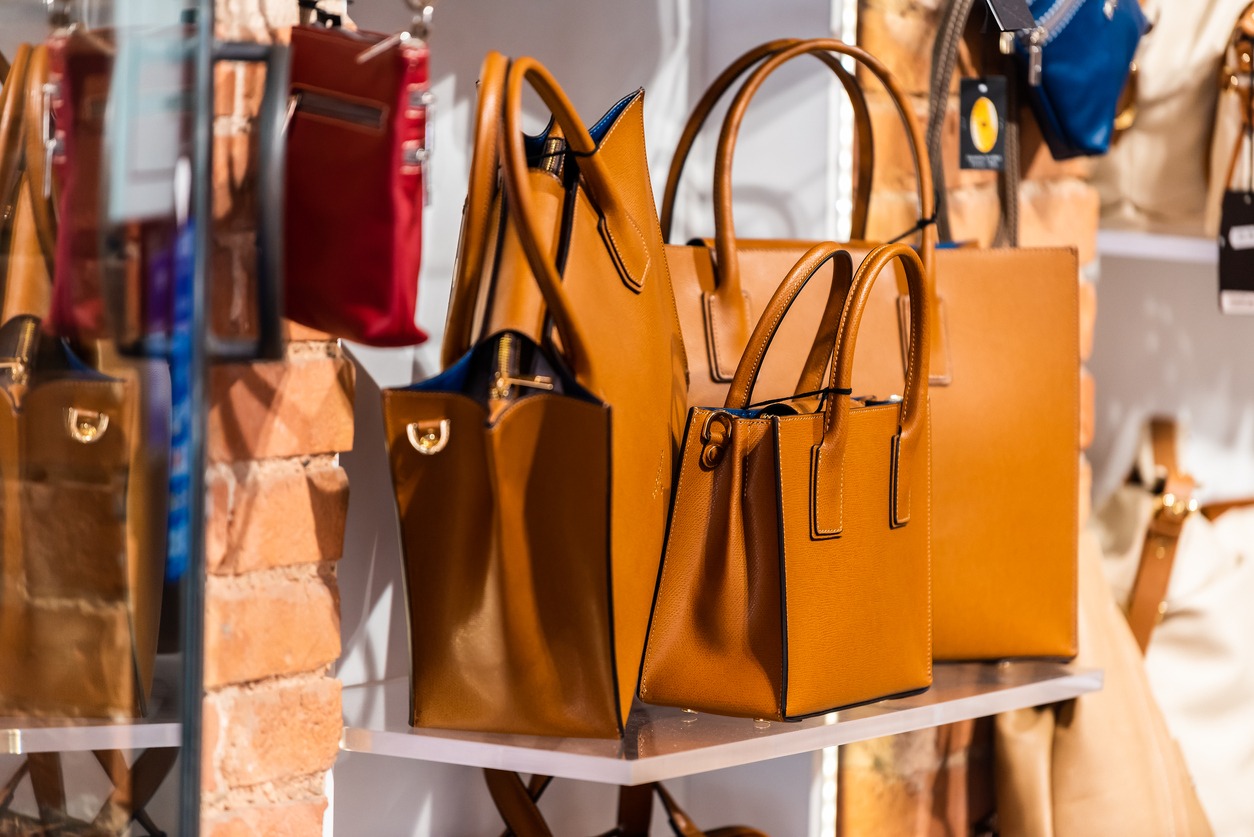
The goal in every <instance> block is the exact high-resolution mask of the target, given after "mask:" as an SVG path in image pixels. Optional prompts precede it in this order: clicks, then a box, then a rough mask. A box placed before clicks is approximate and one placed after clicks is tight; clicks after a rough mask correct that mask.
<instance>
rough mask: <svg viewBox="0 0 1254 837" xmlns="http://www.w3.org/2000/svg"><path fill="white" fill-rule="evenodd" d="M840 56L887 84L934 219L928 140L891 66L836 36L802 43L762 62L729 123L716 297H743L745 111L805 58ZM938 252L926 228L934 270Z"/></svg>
mask: <svg viewBox="0 0 1254 837" xmlns="http://www.w3.org/2000/svg"><path fill="white" fill-rule="evenodd" d="M820 52H827V53H836V54H839V55H847V56H849V57H851V58H853V59H854V60H856V61H857V62H858V63H860V64H862V65H863V66H865V67H866V68H867V69H868V70H869V71H870V72H871V74H872V75H874V76H875V77H876V78H877V79H879V80H880V82H881V83H882V84H883V85H884V88H885V89H886V90H887V91H888V94H889V96H890V98H891V99H892V100H893V104H894V105H895V106H896V107H897V112H898V114H899V115H900V117H901V120H902V123H903V125H904V126H905V130H906V134H907V136H908V137H909V145H910V151H911V154H912V156H913V157H914V165H915V173H916V175H917V178H918V196H919V208H920V217H921V218H930V217H932V212H933V204H934V200H935V195H934V194H933V192H932V170H931V166H930V165H929V163H928V158H927V153H926V149H925V148H924V145H923V138H922V135H921V134H920V132H919V127H918V124H917V123H916V121H915V117H914V112H913V110H912V109H911V106H910V103H909V100H908V99H907V98H906V95H905V93H904V92H903V91H902V89H901V87H900V85H898V83H897V81H896V79H894V78H893V75H892V73H890V72H889V71H888V68H887V67H885V66H884V64H883V63H882V62H881V61H880V60H879V59H877V58H876V57H875V56H873V55H871V54H870V53H868V52H866V51H865V50H863V49H860V48H859V47H856V46H851V45H849V44H846V43H844V42H843V41H839V40H836V39H835V38H815V39H813V40H808V41H799V42H798V43H797V44H795V45H794V46H791V47H789V48H787V49H785V50H782V51H781V52H777V53H775V54H774V55H773V56H771V57H770V58H767V59H766V60H765V61H763V62H762V63H761V64H759V65H758V66H757V67H756V68H755V69H754V70H753V74H752V75H750V76H749V78H748V80H746V81H745V83H744V84H743V85H742V86H741V88H740V91H739V92H738V93H737V94H736V98H735V99H734V100H733V101H732V105H731V108H730V109H729V110H728V111H727V116H726V117H725V118H724V120H723V128H722V131H721V132H720V134H719V139H718V149H717V152H716V155H715V163H714V236H715V240H714V246H715V252H716V254H717V268H718V272H717V276H718V288H717V291H716V293H717V294H718V295H719V296H720V297H722V298H723V299H725V300H733V301H735V302H736V303H739V300H740V299H741V282H740V263H739V258H738V253H737V247H736V230H735V223H734V220H733V217H732V216H733V211H732V196H731V172H732V159H733V157H734V156H735V151H736V138H737V135H738V134H739V132H740V125H741V123H742V122H743V121H744V117H745V113H746V111H747V110H748V108H749V103H750V102H751V101H752V100H753V97H754V95H755V94H756V93H757V92H758V90H759V89H760V88H761V86H762V84H763V82H765V81H766V79H767V78H768V77H769V76H770V75H771V74H772V73H774V72H775V71H776V70H778V69H779V68H780V67H781V66H783V65H784V64H786V63H788V62H789V61H791V60H793V59H794V58H797V57H798V56H801V55H808V54H812V53H820ZM935 248H936V231H935V229H933V227H932V226H931V225H925V226H924V227H923V232H922V246H921V250H922V253H923V264H924V266H925V268H926V269H927V271H928V272H931V268H932V262H933V259H934V255H935V254H934V251H935ZM736 307H737V308H741V307H742V306H739V305H738V304H737V306H736Z"/></svg>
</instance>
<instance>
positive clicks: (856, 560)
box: [640, 243, 933, 720]
mask: <svg viewBox="0 0 1254 837" xmlns="http://www.w3.org/2000/svg"><path fill="white" fill-rule="evenodd" d="M894 260H900V262H901V263H902V264H903V265H904V266H905V273H906V278H907V281H908V282H909V287H910V304H911V310H910V315H911V317H912V322H913V326H912V329H911V334H910V344H909V346H908V349H907V357H908V361H907V368H908V370H909V372H908V378H907V380H908V382H909V383H908V385H907V387H906V390H905V397H904V399H902V400H894V401H888V402H874V401H860V400H855V399H854V398H852V397H851V393H852V391H853V390H852V389H851V387H852V383H853V360H854V343H855V340H856V339H857V337H858V333H859V328H860V326H861V325H862V323H863V314H864V312H865V311H866V307H867V303H868V300H869V299H870V297H871V288H872V286H873V284H874V283H875V280H876V278H877V277H879V276H881V275H882V274H883V273H884V272H885V268H886V267H887V266H888V265H889V264H891V263H892V262H893V261H894ZM829 262H832V263H834V264H835V265H836V270H837V272H838V273H839V272H841V271H842V270H847V269H848V265H849V263H850V262H849V256H848V255H847V254H846V253H844V252H842V251H840V249H839V245H837V244H831V243H828V244H819V245H816V246H815V247H814V248H812V249H811V250H810V251H808V252H807V253H806V254H805V256H804V257H803V258H802V259H801V261H800V262H798V263H797V265H796V266H795V267H794V268H793V270H792V271H790V272H789V274H788V276H787V278H785V280H784V282H783V284H782V285H781V286H780V288H779V290H778V291H777V292H776V294H775V295H774V296H773V298H772V299H771V300H770V303H769V304H768V305H767V308H766V312H765V313H764V314H763V316H762V318H761V320H759V322H758V325H757V327H756V328H755V329H754V333H753V335H752V337H751V339H750V342H749V347H748V349H747V350H746V352H745V354H744V358H743V359H742V360H741V362H740V365H739V367H738V368H737V369H736V375H735V377H734V379H733V381H732V385H731V389H730V390H729V392H728V395H727V400H726V401H725V403H724V406H723V407H722V408H718V407H694V408H693V409H692V410H691V411H690V412H689V414H688V424H687V427H686V428H685V431H684V446H683V453H682V458H681V460H680V472H679V482H678V486H677V488H676V490H675V501H674V508H673V509H672V511H671V521H670V527H669V529H668V531H667V540H666V552H665V554H664V556H663V558H662V569H661V573H660V575H659V577H658V590H657V601H656V603H655V604H654V608H653V616H652V619H651V621H650V625H649V639H648V644H647V646H646V648H645V655H644V664H643V666H642V668H641V677H640V697H641V699H642V700H644V701H646V702H648V703H658V704H664V705H668V706H678V707H683V708H686V709H696V710H700V711H705V712H714V713H718V714H723V715H736V716H743V717H752V718H767V719H775V720H798V719H800V718H805V717H808V716H810V715H816V714H821V713H824V712H830V711H832V710H833V709H837V708H839V707H843V706H850V705H853V704H858V703H864V702H867V701H873V700H878V699H881V698H885V697H890V696H898V695H904V694H910V693H914V692H918V691H921V690H923V689H926V688H927V687H928V686H930V685H931V682H932V649H931V602H930V597H929V587H930V574H931V566H930V557H931V543H930V534H931V532H930V526H931V497H930V486H931V440H930V438H929V431H930V422H929V420H928V413H929V410H928V397H927V394H928V384H927V379H928V356H927V351H926V347H927V346H928V342H927V341H928V339H929V338H930V337H931V329H932V325H933V324H932V320H931V316H930V313H929V306H928V303H929V302H930V300H931V296H932V288H931V283H930V279H929V277H928V274H927V272H926V271H925V270H924V269H923V263H922V262H921V261H920V260H919V257H918V255H916V254H915V252H914V251H913V250H911V249H910V248H909V247H907V246H906V245H904V244H891V245H885V246H883V247H880V248H877V249H875V250H873V251H872V252H871V254H870V255H869V256H867V258H866V260H865V261H863V263H862V266H861V267H860V268H859V269H858V272H857V274H856V275H855V277H854V279H853V286H852V289H851V290H850V292H849V294H848V298H847V300H846V301H845V304H844V306H843V311H842V314H841V316H840V318H839V321H838V325H837V328H836V330H835V336H834V341H833V342H834V346H835V348H834V352H835V355H834V359H833V361H832V374H831V383H830V386H829V387H828V388H827V390H826V392H824V393H823V395H824V398H823V399H822V402H821V406H820V408H819V409H817V410H811V409H808V408H806V407H805V406H804V404H805V402H804V401H803V402H802V403H801V406H800V407H797V408H789V407H788V405H787V404H775V405H771V406H768V407H767V408H766V409H755V408H754V407H753V405H751V404H750V398H751V396H750V393H751V392H752V391H753V385H754V383H755V382H756V380H757V377H758V373H759V372H760V370H761V367H762V358H763V355H764V354H765V353H766V350H767V348H768V347H769V346H770V345H771V341H772V338H774V337H775V335H776V333H777V331H778V327H779V323H780V321H781V320H782V319H783V318H784V315H785V314H786V313H787V312H788V310H789V308H790V307H791V306H792V305H793V303H794V302H795V300H796V299H797V296H798V294H799V292H800V291H801V289H802V288H803V287H804V286H805V284H806V282H807V281H808V280H809V279H810V277H811V276H813V275H814V274H815V273H816V272H817V271H818V270H819V269H820V268H822V267H824V266H825V265H827V264H828V263H829ZM836 296H837V298H839V294H837V295H836ZM827 345H829V346H831V345H833V343H828V344H827ZM802 395H805V394H804V393H802ZM798 410H800V411H798Z"/></svg>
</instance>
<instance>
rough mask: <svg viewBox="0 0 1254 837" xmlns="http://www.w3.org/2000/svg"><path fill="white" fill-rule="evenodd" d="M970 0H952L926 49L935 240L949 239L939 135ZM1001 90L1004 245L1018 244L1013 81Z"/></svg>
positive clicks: (971, 5) (1016, 125) (1016, 117)
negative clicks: (1004, 94) (929, 65)
mask: <svg viewBox="0 0 1254 837" xmlns="http://www.w3.org/2000/svg"><path fill="white" fill-rule="evenodd" d="M975 2H976V0H954V1H953V2H952V3H950V4H949V6H948V8H946V10H945V14H944V16H943V17H942V18H941V23H940V27H939V30H938V32H937V34H936V45H935V46H934V47H933V49H932V73H931V79H930V81H929V98H928V116H927V155H928V159H929V160H930V161H931V163H932V182H933V184H935V187H936V231H937V233H938V234H939V236H940V240H941V241H953V228H952V227H951V225H950V220H949V196H948V194H947V193H946V191H945V160H944V157H943V155H942V153H941V136H942V134H943V132H944V127H945V111H946V110H947V109H948V106H949V85H950V84H951V83H952V81H953V77H954V68H955V66H956V65H957V63H958V50H959V49H960V47H961V46H962V36H963V33H964V32H965V31H966V27H967V18H969V17H970V16H971V10H972V9H973V8H974V7H975ZM1007 82H1008V83H1007V85H1006V91H1007V99H1008V101H1007V102H1006V110H1007V113H1006V143H1005V145H1006V168H1005V171H1004V172H1002V176H1001V177H1000V178H998V180H999V182H1000V186H1001V225H1000V228H999V230H998V233H997V242H998V243H1000V244H1002V245H1004V246H1007V247H1017V246H1019V174H1020V173H1019V115H1018V107H1017V103H1016V102H1015V79H1014V78H1013V77H1010V78H1008V79H1007Z"/></svg>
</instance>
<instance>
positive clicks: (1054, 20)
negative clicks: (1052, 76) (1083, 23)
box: [1019, 0, 1119, 87]
mask: <svg viewBox="0 0 1254 837" xmlns="http://www.w3.org/2000/svg"><path fill="white" fill-rule="evenodd" d="M1084 3H1085V0H1058V2H1056V3H1054V5H1052V6H1050V7H1049V9H1048V10H1047V11H1046V12H1045V14H1043V15H1041V18H1040V20H1038V21H1037V22H1036V26H1035V28H1033V29H1028V30H1027V31H1025V32H1022V33H1020V35H1019V38H1020V40H1021V41H1022V43H1023V46H1024V48H1025V49H1026V50H1027V53H1028V84H1030V85H1031V86H1032V87H1039V86H1040V84H1041V69H1042V64H1043V63H1044V54H1045V47H1047V46H1049V45H1050V44H1051V43H1053V41H1054V39H1055V38H1057V37H1058V35H1059V34H1061V33H1062V30H1064V29H1066V28H1067V24H1068V23H1070V22H1071V19H1072V18H1073V17H1075V14H1076V12H1077V11H1079V9H1080V6H1082V5H1084ZM1102 3H1103V6H1102V11H1103V12H1104V13H1105V15H1106V19H1107V20H1110V19H1111V18H1113V17H1114V16H1115V10H1116V9H1117V8H1118V7H1119V0H1102Z"/></svg>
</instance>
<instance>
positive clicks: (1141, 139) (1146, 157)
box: [1093, 0, 1249, 235]
mask: <svg viewBox="0 0 1254 837" xmlns="http://www.w3.org/2000/svg"><path fill="white" fill-rule="evenodd" d="M1248 2H1249V0H1146V2H1144V3H1142V5H1143V6H1144V8H1145V14H1146V16H1147V17H1148V18H1149V19H1150V20H1151V21H1153V24H1154V27H1153V29H1151V30H1150V32H1149V33H1147V34H1146V36H1145V37H1144V38H1142V39H1141V47H1140V49H1139V50H1138V51H1137V56H1136V73H1135V75H1134V77H1133V78H1134V80H1133V81H1132V82H1130V83H1131V84H1134V85H1135V86H1134V88H1133V90H1134V95H1135V99H1134V101H1133V102H1132V108H1133V109H1132V110H1129V111H1126V113H1127V115H1128V116H1129V117H1132V116H1133V114H1134V120H1133V121H1132V125H1131V127H1130V128H1128V129H1127V130H1126V131H1124V132H1123V133H1122V134H1121V135H1120V136H1119V137H1118V139H1117V140H1116V142H1115V144H1114V146H1113V147H1112V148H1111V150H1110V153H1109V154H1108V155H1107V156H1106V157H1105V158H1103V159H1101V160H1099V161H1098V164H1097V169H1096V171H1095V173H1094V178H1093V179H1094V183H1095V184H1096V186H1097V188H1098V191H1099V192H1100V193H1101V198H1102V223H1103V224H1105V225H1110V226H1116V227H1124V228H1134V229H1145V230H1155V231H1160V232H1175V233H1182V234H1193V235H1200V234H1201V233H1202V232H1203V221H1202V219H1203V214H1204V212H1205V208H1206V196H1207V183H1208V180H1209V177H1210V165H1209V158H1210V145H1211V130H1212V126H1213V125H1214V124H1215V102H1216V99H1217V98H1218V93H1219V88H1218V83H1217V79H1218V74H1219V69H1220V63H1221V57H1222V55H1223V52H1224V46H1225V45H1226V44H1227V42H1228V36H1229V34H1230V33H1231V32H1232V22H1233V21H1234V20H1236V18H1237V15H1238V14H1239V13H1240V12H1241V10H1242V9H1243V8H1244V7H1245V5H1246V3H1248Z"/></svg>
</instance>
